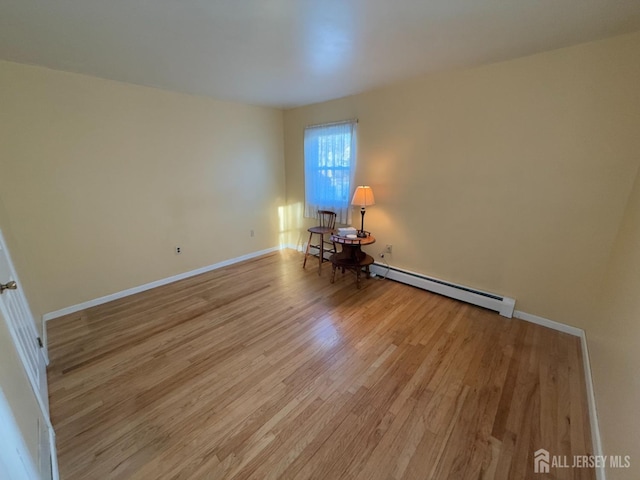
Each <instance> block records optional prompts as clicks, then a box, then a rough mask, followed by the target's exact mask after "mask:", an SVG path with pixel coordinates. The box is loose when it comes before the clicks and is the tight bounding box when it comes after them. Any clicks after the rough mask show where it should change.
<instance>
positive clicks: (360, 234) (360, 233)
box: [356, 230, 371, 238]
mask: <svg viewBox="0 0 640 480" xmlns="http://www.w3.org/2000/svg"><path fill="white" fill-rule="evenodd" d="M356 235H357V236H358V238H367V237H368V236H369V235H371V233H370V232H367V231H366V230H358V232H357V233H356Z"/></svg>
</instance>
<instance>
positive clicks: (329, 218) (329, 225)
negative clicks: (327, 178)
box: [302, 210, 336, 275]
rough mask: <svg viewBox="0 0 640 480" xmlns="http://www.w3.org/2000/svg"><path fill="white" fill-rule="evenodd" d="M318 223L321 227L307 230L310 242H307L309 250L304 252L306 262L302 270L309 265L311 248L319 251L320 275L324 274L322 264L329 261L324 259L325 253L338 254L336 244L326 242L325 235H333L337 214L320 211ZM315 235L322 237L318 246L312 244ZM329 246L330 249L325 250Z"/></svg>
mask: <svg viewBox="0 0 640 480" xmlns="http://www.w3.org/2000/svg"><path fill="white" fill-rule="evenodd" d="M318 221H319V222H320V224H319V225H317V226H315V227H311V228H309V229H307V231H308V232H309V241H308V242H307V249H306V251H305V252H304V262H303V263H302V268H305V267H306V265H307V257H308V256H309V255H311V254H310V253H309V249H310V248H317V249H318V275H320V274H321V273H322V271H321V268H322V262H324V261H328V260H326V259H325V258H324V252H329V253H333V254H334V253H336V244H335V243H333V242H331V241H327V240H325V238H324V237H325V235H331V234H332V233H333V231H334V228H335V226H336V212H332V211H330V210H318ZM313 235H320V240H319V241H318V244H317V245H312V244H311V242H312V240H313ZM325 245H327V246H328V247H329V248H325Z"/></svg>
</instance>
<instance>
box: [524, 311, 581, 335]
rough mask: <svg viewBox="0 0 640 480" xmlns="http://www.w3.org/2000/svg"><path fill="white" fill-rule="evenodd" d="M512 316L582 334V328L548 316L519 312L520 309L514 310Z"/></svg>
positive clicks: (569, 332)
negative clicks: (550, 318) (555, 320)
mask: <svg viewBox="0 0 640 480" xmlns="http://www.w3.org/2000/svg"><path fill="white" fill-rule="evenodd" d="M513 316H514V317H516V318H519V319H520V320H525V321H527V322H529V323H535V324H536V325H542V326H543V327H548V328H551V329H553V330H558V331H559V332H563V333H568V334H570V335H575V336H576V337H581V336H582V335H583V334H584V330H582V329H581V328H577V327H572V326H571V325H567V324H565V323H560V322H554V321H553V320H549V319H548V318H544V317H539V316H537V315H532V314H531V313H526V312H521V311H520V310H515V311H514V312H513Z"/></svg>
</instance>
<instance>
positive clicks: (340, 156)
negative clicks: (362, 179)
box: [304, 121, 356, 223]
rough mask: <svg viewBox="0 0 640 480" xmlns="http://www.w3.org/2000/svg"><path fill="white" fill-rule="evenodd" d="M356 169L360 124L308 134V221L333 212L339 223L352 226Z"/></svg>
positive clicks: (321, 127)
mask: <svg viewBox="0 0 640 480" xmlns="http://www.w3.org/2000/svg"><path fill="white" fill-rule="evenodd" d="M355 167H356V121H347V122H339V123H332V124H327V125H317V126H312V127H307V128H306V129H305V130H304V186H305V207H304V216H305V217H313V218H315V217H316V214H317V211H318V210H333V211H334V212H336V221H337V222H338V223H350V222H351V205H350V204H349V201H350V200H351V199H350V194H351V185H352V183H353V174H354V172H355Z"/></svg>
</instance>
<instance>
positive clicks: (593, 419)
mask: <svg viewBox="0 0 640 480" xmlns="http://www.w3.org/2000/svg"><path fill="white" fill-rule="evenodd" d="M513 316H514V317H516V318H519V319H520V320H524V321H525V322H530V323H535V324H537V325H542V326H543V327H548V328H551V329H553V330H558V331H560V332H564V333H568V334H570V335H574V336H576V337H580V344H581V346H582V363H583V368H584V377H585V385H586V388H587V405H588V408H589V424H590V426H591V442H592V443H593V454H594V455H599V456H602V455H603V453H602V440H601V438H600V428H599V426H598V411H597V408H596V395H595V391H594V389H593V377H592V376H591V362H590V361H589V348H588V346H587V334H586V333H585V331H584V330H583V329H581V328H577V327H572V326H571V325H566V324H564V323H560V322H554V321H553V320H549V319H548V318H544V317H539V316H537V315H532V314H531V313H526V312H521V311H519V310H516V311H514V312H513ZM596 478H597V479H598V480H606V472H605V468H604V467H600V468H596Z"/></svg>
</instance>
